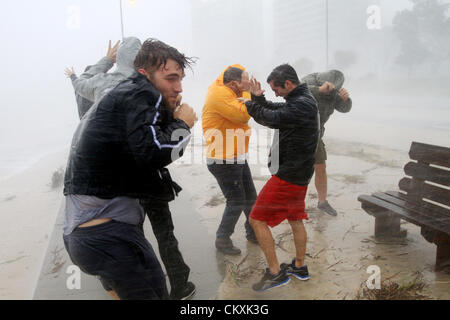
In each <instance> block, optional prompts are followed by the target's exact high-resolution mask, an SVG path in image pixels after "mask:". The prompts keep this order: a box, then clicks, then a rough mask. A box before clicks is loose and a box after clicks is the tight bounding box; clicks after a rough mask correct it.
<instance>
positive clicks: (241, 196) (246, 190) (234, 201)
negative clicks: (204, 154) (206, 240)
mask: <svg viewBox="0 0 450 320" xmlns="http://www.w3.org/2000/svg"><path fill="white" fill-rule="evenodd" d="M208 170H209V171H210V172H211V173H212V174H213V176H214V177H215V178H216V180H217V182H218V183H219V186H220V189H221V190H222V193H223V195H224V196H225V199H226V200H227V203H226V207H225V211H224V212H223V216H222V221H221V222H220V225H219V229H218V230H217V233H216V237H217V238H229V237H230V236H231V235H232V234H233V233H234V227H235V226H236V223H237V222H238V220H239V217H240V215H241V213H242V212H244V214H245V217H246V218H247V220H246V222H245V231H246V234H247V237H255V233H254V231H253V229H252V227H251V226H250V223H249V220H248V219H249V216H250V213H251V211H252V208H253V205H254V204H255V201H256V197H257V194H256V189H255V185H254V184H253V178H252V173H251V172H250V167H249V166H248V163H247V162H245V164H225V163H224V164H216V163H213V164H208Z"/></svg>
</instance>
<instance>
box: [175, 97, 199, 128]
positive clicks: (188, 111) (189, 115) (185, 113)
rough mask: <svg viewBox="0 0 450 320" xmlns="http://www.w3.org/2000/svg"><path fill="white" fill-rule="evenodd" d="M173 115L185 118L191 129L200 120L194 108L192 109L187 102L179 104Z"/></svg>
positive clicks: (177, 117) (176, 117)
mask: <svg viewBox="0 0 450 320" xmlns="http://www.w3.org/2000/svg"><path fill="white" fill-rule="evenodd" d="M173 117H174V118H175V119H180V120H183V121H184V122H186V124H187V125H188V126H189V128H191V129H192V128H193V127H194V125H195V123H196V122H197V121H198V118H197V115H196V114H195V112H194V109H192V108H191V107H190V106H189V105H188V104H187V103H183V104H182V105H180V106H178V107H177V108H176V109H175V111H174V112H173Z"/></svg>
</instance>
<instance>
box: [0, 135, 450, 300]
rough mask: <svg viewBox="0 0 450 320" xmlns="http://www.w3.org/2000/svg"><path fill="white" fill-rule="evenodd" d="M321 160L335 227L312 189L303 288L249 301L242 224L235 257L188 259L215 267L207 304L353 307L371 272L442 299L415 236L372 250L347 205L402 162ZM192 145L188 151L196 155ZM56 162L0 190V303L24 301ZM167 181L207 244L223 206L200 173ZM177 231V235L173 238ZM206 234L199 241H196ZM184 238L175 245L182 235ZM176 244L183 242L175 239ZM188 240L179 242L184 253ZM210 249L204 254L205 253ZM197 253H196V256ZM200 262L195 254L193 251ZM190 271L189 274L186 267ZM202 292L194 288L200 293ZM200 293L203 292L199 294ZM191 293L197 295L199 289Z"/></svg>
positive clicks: (198, 169) (390, 181)
mask: <svg viewBox="0 0 450 320" xmlns="http://www.w3.org/2000/svg"><path fill="white" fill-rule="evenodd" d="M326 143H327V148H328V151H329V161H328V174H329V201H330V203H331V204H332V205H333V206H335V208H336V209H337V210H338V211H339V216H338V217H336V218H333V217H329V216H327V215H325V214H323V213H321V212H319V211H317V210H316V209H315V205H316V203H317V196H316V192H315V188H314V186H313V185H311V186H310V189H309V191H308V195H307V208H308V209H307V211H308V213H309V216H310V220H309V221H306V223H305V225H306V229H307V232H308V245H307V257H306V262H307V264H308V267H309V270H310V274H311V279H310V280H309V281H307V282H301V281H298V280H295V279H292V281H291V282H290V283H289V284H288V285H287V286H284V287H282V288H277V289H274V290H270V291H268V292H266V293H255V292H253V290H252V289H251V285H252V284H253V283H255V282H257V281H258V280H259V278H260V277H261V275H262V273H263V272H264V270H265V267H266V264H265V259H264V256H263V253H262V251H261V250H260V248H259V247H258V246H257V245H254V244H251V243H248V242H247V241H246V240H245V236H244V234H245V232H244V218H243V217H241V219H240V221H239V222H238V225H237V227H236V232H235V234H234V235H233V241H234V242H235V245H236V246H238V247H239V248H241V249H242V254H241V255H240V256H237V257H229V256H223V255H221V254H216V255H213V254H212V255H211V261H204V258H202V259H197V260H201V261H197V262H196V259H195V257H190V259H189V260H190V261H192V262H191V265H190V266H191V269H192V272H193V273H195V272H196V269H200V265H201V264H204V263H208V264H209V263H213V264H217V266H218V270H217V272H218V274H219V275H220V276H221V277H223V279H224V280H223V282H222V283H221V285H220V287H219V288H218V291H217V294H215V295H214V294H211V297H210V298H217V299H354V298H355V296H356V294H357V292H358V290H359V289H360V288H361V285H362V284H363V283H364V282H365V281H366V280H367V279H368V278H369V276H370V274H368V273H367V272H366V270H367V267H369V266H372V265H377V266H379V267H380V269H381V277H382V280H384V279H388V278H391V279H392V280H395V281H396V282H399V283H402V282H404V281H409V280H411V279H412V278H414V277H415V276H416V275H417V274H421V275H422V276H423V278H424V281H425V282H426V284H427V286H426V288H425V289H424V292H423V293H424V294H426V295H428V296H429V297H431V298H435V299H449V298H450V286H449V285H450V275H447V274H445V273H435V272H434V271H433V267H434V259H435V252H436V249H435V246H434V245H433V244H430V243H428V242H426V241H425V239H423V238H422V236H421V235H420V229H419V228H418V227H417V226H415V225H412V224H409V223H404V224H403V228H406V229H407V230H408V237H407V238H406V240H404V241H397V242H390V243H379V242H377V241H376V240H375V239H374V238H373V237H372V235H373V228H374V218H373V217H371V216H369V215H368V214H366V213H365V212H364V211H363V210H362V209H361V206H360V203H359V202H358V201H357V197H358V195H360V194H371V193H373V192H376V191H386V190H397V188H398V187H397V183H398V180H399V179H400V178H401V177H402V175H403V174H402V168H403V165H404V164H405V163H406V162H407V161H408V155H407V153H406V152H404V151H396V150H390V149H386V148H381V147H377V146H371V145H367V144H359V143H348V142H343V141H338V140H326ZM200 148H201V145H194V146H193V147H192V150H194V151H195V152H201V151H199V150H200ZM66 155H67V153H66V152H60V153H57V154H54V155H51V156H49V157H46V158H45V159H42V161H40V162H39V163H37V164H36V165H35V166H34V167H33V168H31V169H29V170H27V171H26V172H23V173H21V174H20V175H17V176H15V177H13V178H11V179H9V180H7V181H4V182H2V183H1V184H0V237H1V239H2V240H3V241H4V243H7V244H8V245H7V246H2V248H1V249H0V299H30V298H32V294H33V290H34V287H35V285H36V281H37V279H38V276H39V272H40V270H41V267H42V263H43V258H44V255H45V251H46V249H47V245H48V238H49V234H50V233H51V232H52V229H53V227H54V224H55V218H56V214H57V212H58V209H59V207H60V205H61V197H62V196H61V195H62V189H61V187H60V188H56V189H53V190H52V189H51V188H50V185H49V184H50V182H51V178H52V174H53V172H54V171H55V170H57V169H58V168H59V167H61V166H64V165H65V163H66ZM264 166H265V164H261V165H252V166H251V167H252V173H253V176H254V181H255V185H256V188H257V191H260V190H261V189H262V187H263V186H264V184H265V182H266V181H267V180H268V179H269V176H268V175H264V173H265V172H266V171H265V168H264ZM171 171H172V176H173V178H174V180H176V181H177V182H179V183H180V185H182V186H183V188H184V189H185V190H186V194H185V196H186V195H187V194H188V195H189V197H190V199H189V201H190V202H191V205H192V207H193V209H194V211H195V212H196V213H197V214H198V216H199V221H200V223H201V224H202V226H201V229H199V230H202V232H207V233H208V236H209V238H210V239H214V235H215V231H216V229H217V226H218V224H219V221H220V218H221V215H222V212H223V209H224V206H225V200H224V198H223V196H222V194H221V192H220V189H219V187H218V185H217V182H216V181H215V179H214V177H213V176H212V175H211V174H210V173H209V172H208V170H207V168H206V165H204V164H199V163H197V162H194V163H183V161H178V162H176V163H175V164H173V165H172V166H171ZM181 229H182V226H180V227H178V230H179V231H181ZM205 230H206V231H205ZM273 233H274V237H275V242H276V247H277V254H278V256H279V259H280V262H289V261H290V260H291V259H292V258H293V256H294V252H295V249H294V246H293V237H292V233H291V232H290V228H289V225H288V224H287V223H283V224H282V225H280V226H278V227H277V228H275V229H273ZM183 236H184V235H183ZM180 238H183V237H180ZM188 239H189V237H186V240H184V239H183V244H182V247H183V246H188V245H189V244H188V241H189V240H188ZM205 246H208V248H209V247H211V246H212V244H205ZM197 251H198V250H197ZM199 252H200V251H199ZM196 263H197V265H196ZM204 285H205V284H202V286H204ZM206 285H207V284H206ZM199 289H201V288H199Z"/></svg>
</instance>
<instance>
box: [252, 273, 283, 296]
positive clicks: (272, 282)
mask: <svg viewBox="0 0 450 320" xmlns="http://www.w3.org/2000/svg"><path fill="white" fill-rule="evenodd" d="M290 280H291V279H290V278H289V276H288V275H287V274H286V272H285V271H284V270H281V271H280V273H279V274H277V275H275V276H274V275H273V274H271V273H270V271H269V269H266V273H265V274H264V276H263V277H262V279H261V281H259V282H258V283H255V284H254V285H253V287H252V288H253V290H255V291H258V292H263V291H266V290H269V289H273V288H276V287H281V286H284V285H286V284H288V283H289V281H290Z"/></svg>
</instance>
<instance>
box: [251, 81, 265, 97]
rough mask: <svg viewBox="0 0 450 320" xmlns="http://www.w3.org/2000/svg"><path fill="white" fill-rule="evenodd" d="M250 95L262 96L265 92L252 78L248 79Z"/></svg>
mask: <svg viewBox="0 0 450 320" xmlns="http://www.w3.org/2000/svg"><path fill="white" fill-rule="evenodd" d="M249 91H250V93H251V94H252V95H254V96H257V97H259V96H262V95H263V94H264V92H266V91H265V90H262V89H261V83H259V82H258V81H257V80H256V79H255V78H254V77H252V78H251V79H250V90H249Z"/></svg>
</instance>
